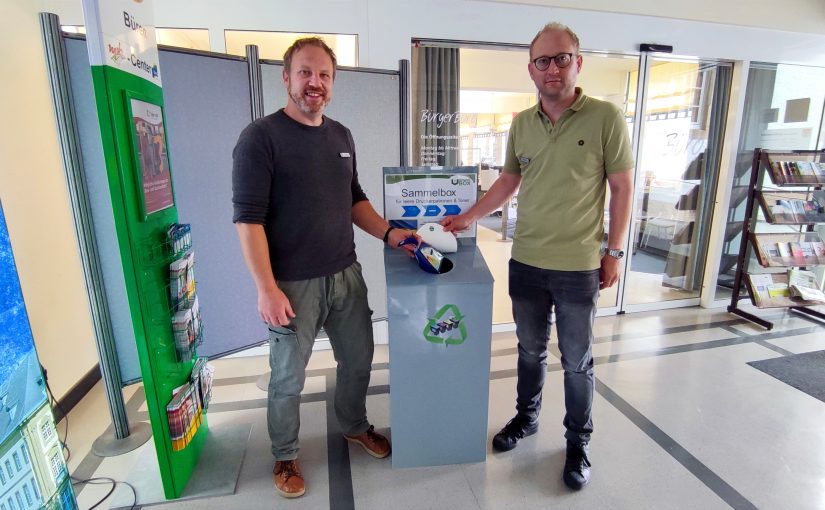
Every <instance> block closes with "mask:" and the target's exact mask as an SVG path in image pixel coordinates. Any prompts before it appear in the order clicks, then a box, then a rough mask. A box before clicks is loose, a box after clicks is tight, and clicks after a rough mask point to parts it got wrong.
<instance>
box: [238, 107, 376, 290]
mask: <svg viewBox="0 0 825 510" xmlns="http://www.w3.org/2000/svg"><path fill="white" fill-rule="evenodd" d="M232 157H233V161H234V163H233V166H232V203H233V205H234V214H233V218H232V221H234V222H236V223H256V224H261V225H263V226H264V229H265V231H266V237H267V241H268V242H269V257H270V260H271V261H272V270H273V272H274V273H275V278H276V279H277V280H305V279H309V278H317V277H321V276H329V275H332V274H335V273H337V272H339V271H342V270H343V269H345V268H347V267H348V266H350V265H351V264H352V263H353V262H355V241H354V236H353V230H352V206H353V205H354V204H355V203H356V202H359V201H361V200H366V199H367V196H366V195H365V194H364V191H363V190H362V189H361V185H360V184H358V172H357V171H356V165H355V144H354V143H353V140H352V134H351V133H350V132H349V130H348V129H347V128H345V127H344V126H343V125H341V124H340V123H338V122H336V121H334V120H332V119H330V118H328V117H324V122H323V124H321V125H320V126H318V127H313V126H307V125H304V124H301V123H299V122H296V121H295V120H293V119H291V118H290V117H289V116H288V115H287V114H286V113H284V111H283V110H279V111H277V112H275V113H273V114H272V115H268V116H266V117H264V118H262V119H258V120H256V121H255V122H253V123H251V124H250V125H249V126H247V127H246V129H244V130H243V132H242V133H241V136H240V138H239V139H238V143H237V145H236V146H235V150H234V151H233V152H232Z"/></svg>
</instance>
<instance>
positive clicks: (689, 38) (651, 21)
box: [42, 0, 825, 69]
mask: <svg viewBox="0 0 825 510" xmlns="http://www.w3.org/2000/svg"><path fill="white" fill-rule="evenodd" d="M534 1H539V0H534ZM42 3H43V5H44V6H45V7H46V8H47V9H49V10H50V12H55V13H57V14H58V15H60V17H61V20H62V21H63V22H64V23H66V24H83V18H82V12H81V9H80V0H44V1H43V2H42ZM527 3H528V2H524V1H523V0H519V2H518V3H507V2H500V1H484V0H418V1H414V2H413V1H409V0H317V1H314V2H312V3H311V7H309V6H308V4H307V3H306V2H304V1H303V0H276V1H273V0H236V1H234V2H220V1H209V2H205V1H203V0H177V1H174V2H172V1H163V0H156V1H155V2H154V5H155V22H156V24H157V25H158V26H164V27H181V28H208V29H209V30H210V32H211V34H210V36H211V39H212V48H213V51H223V48H224V43H223V30H224V29H233V28H234V29H249V30H274V31H295V32H328V33H350V34H357V35H358V36H359V53H360V55H359V61H360V64H361V66H363V67H375V68H385V69H395V68H397V66H398V60H399V59H402V58H405V59H409V58H410V40H411V39H412V38H439V39H452V40H467V41H487V42H505V43H518V44H526V43H529V42H530V40H531V39H532V37H533V35H535V33H536V31H537V30H538V29H539V28H540V27H541V25H542V24H543V23H544V22H545V21H550V20H557V21H561V22H563V23H566V24H568V25H570V26H571V27H572V28H573V29H574V30H575V31H576V32H577V33H578V34H579V36H580V38H581V41H582V47H583V48H585V49H596V50H611V51H619V52H636V51H638V45H639V43H642V42H648V43H660V44H670V45H672V46H673V47H674V53H675V54H678V55H685V56H697V57H707V58H722V59H730V60H756V61H767V62H787V63H809V64H815V65H823V66H825V29H823V27H825V2H823V1H822V0H785V1H784V2H783V3H782V5H781V7H780V6H779V3H778V2H776V1H775V0H729V1H727V2H719V1H718V0H694V1H693V2H681V3H679V5H677V3H676V2H662V1H660V0H634V1H633V2H624V3H622V4H618V3H617V4H615V5H614V4H612V3H610V4H608V1H607V0H582V1H577V2H573V0H554V1H553V3H555V4H567V5H572V4H574V3H575V4H576V5H578V6H579V7H580V8H581V9H596V10H575V9H569V8H567V9H565V8H558V7H546V6H538V5H527ZM545 3H547V2H545ZM608 7H609V10H611V11H617V10H622V11H624V12H630V13H633V12H636V13H649V14H652V15H644V14H620V13H615V12H600V11H598V9H607V8H608ZM687 14H691V16H687ZM678 16H685V17H692V18H694V19H702V20H705V21H701V22H697V21H680V20H679V19H675V17H678ZM725 23H728V24H725ZM737 23H740V24H746V25H747V24H750V25H756V26H761V27H763V28H758V27H747V26H741V25H738V24H737ZM765 27H770V28H765ZM778 28H781V29H782V30H780V29H778Z"/></svg>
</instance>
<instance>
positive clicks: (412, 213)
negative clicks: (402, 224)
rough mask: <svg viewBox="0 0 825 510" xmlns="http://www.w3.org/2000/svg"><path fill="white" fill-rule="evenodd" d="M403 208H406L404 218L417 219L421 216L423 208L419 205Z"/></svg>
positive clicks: (404, 206)
mask: <svg viewBox="0 0 825 510" xmlns="http://www.w3.org/2000/svg"><path fill="white" fill-rule="evenodd" d="M401 207H403V208H404V214H402V215H401V217H402V218H415V217H416V216H418V215H419V214H421V208H419V207H418V206H417V205H403V206H401Z"/></svg>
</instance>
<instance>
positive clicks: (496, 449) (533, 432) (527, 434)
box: [492, 427, 539, 453]
mask: <svg viewBox="0 0 825 510" xmlns="http://www.w3.org/2000/svg"><path fill="white" fill-rule="evenodd" d="M538 431H539V429H538V427H536V430H534V431H532V432H528V433H526V434H524V436H523V437H522V438H521V439H524V438H525V437H530V436H532V435H533V434H535V433H536V432H538ZM521 439H519V440H518V441H516V442H515V443H513V446H511V447H509V448H500V447H498V446H496V443H495V441H493V442H492V445H493V450H494V451H497V452H499V453H504V452H509V451H510V450H515V448H516V446H518V444H519V441H521Z"/></svg>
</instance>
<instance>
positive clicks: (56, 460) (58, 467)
mask: <svg viewBox="0 0 825 510" xmlns="http://www.w3.org/2000/svg"><path fill="white" fill-rule="evenodd" d="M51 465H52V475H54V479H55V480H57V479H59V478H60V474H61V473H62V472H63V459H62V458H61V457H60V452H57V453H55V454H54V455H53V456H52V460H51Z"/></svg>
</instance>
